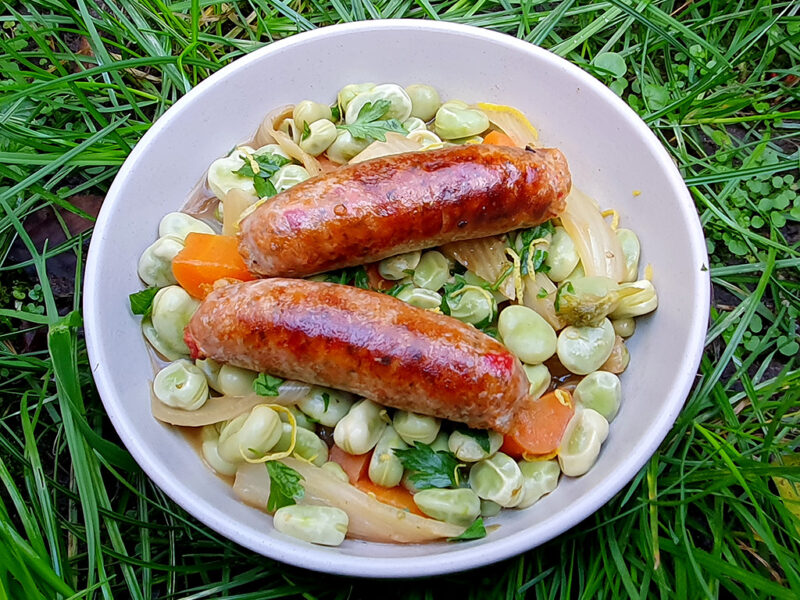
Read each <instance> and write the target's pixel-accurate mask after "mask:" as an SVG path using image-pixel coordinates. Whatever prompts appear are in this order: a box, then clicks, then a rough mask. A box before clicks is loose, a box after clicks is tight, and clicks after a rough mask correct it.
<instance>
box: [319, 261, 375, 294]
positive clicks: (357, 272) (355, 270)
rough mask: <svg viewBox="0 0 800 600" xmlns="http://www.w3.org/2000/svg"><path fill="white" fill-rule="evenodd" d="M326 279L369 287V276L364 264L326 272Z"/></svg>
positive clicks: (362, 287) (364, 287) (366, 288)
mask: <svg viewBox="0 0 800 600" xmlns="http://www.w3.org/2000/svg"><path fill="white" fill-rule="evenodd" d="M325 281H328V282H330V283H340V284H342V285H354V286H356V287H360V288H361V289H364V290H368V289H369V276H368V275H367V270H366V269H365V268H364V267H363V266H360V267H352V268H349V269H342V270H341V271H332V272H331V273H325Z"/></svg>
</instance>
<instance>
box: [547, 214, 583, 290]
mask: <svg viewBox="0 0 800 600" xmlns="http://www.w3.org/2000/svg"><path fill="white" fill-rule="evenodd" d="M580 260H581V259H580V257H579V256H578V250H577V249H576V248H575V242H573V241H572V238H571V237H569V234H568V233H567V230H566V229H564V228H563V227H556V229H555V231H554V232H553V237H552V238H551V240H550V247H549V248H548V249H547V258H546V259H545V261H544V264H545V265H547V266H548V267H550V270H549V271H548V272H547V276H548V277H549V278H550V279H551V280H553V281H555V282H559V281H564V280H565V279H566V278H567V277H569V275H570V273H572V271H573V270H574V269H575V267H576V266H578V263H579V262H580Z"/></svg>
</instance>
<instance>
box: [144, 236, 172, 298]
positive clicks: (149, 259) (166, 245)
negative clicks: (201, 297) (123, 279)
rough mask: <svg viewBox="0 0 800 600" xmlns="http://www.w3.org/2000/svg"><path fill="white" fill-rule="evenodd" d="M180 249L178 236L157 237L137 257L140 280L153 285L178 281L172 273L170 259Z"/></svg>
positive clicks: (163, 284) (159, 285)
mask: <svg viewBox="0 0 800 600" xmlns="http://www.w3.org/2000/svg"><path fill="white" fill-rule="evenodd" d="M181 250H183V241H182V240H181V239H180V238H178V237H176V236H173V235H167V236H164V237H160V238H158V239H157V240H156V241H155V242H153V243H152V244H150V245H149V246H148V247H147V248H146V249H145V251H144V252H142V255H141V256H140V257H139V264H138V266H137V272H138V273H139V277H140V278H141V280H142V281H144V282H145V283H146V284H147V285H149V286H154V287H164V286H165V285H175V284H176V283H178V282H177V280H176V279H175V275H173V274H172V259H174V258H175V256H176V255H177V254H178V252H180V251H181Z"/></svg>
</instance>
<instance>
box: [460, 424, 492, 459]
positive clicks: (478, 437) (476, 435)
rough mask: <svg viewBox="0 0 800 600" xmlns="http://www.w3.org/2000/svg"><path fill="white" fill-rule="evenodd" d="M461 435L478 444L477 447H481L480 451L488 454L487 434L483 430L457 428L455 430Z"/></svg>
mask: <svg viewBox="0 0 800 600" xmlns="http://www.w3.org/2000/svg"><path fill="white" fill-rule="evenodd" d="M457 431H458V432H459V433H461V434H462V435H466V436H468V437H471V438H472V439H473V440H475V441H476V442H477V443H478V446H480V447H481V450H483V451H484V452H486V454H489V452H490V451H491V450H490V446H489V432H488V431H486V430H485V429H470V428H469V427H459V428H458V430H457Z"/></svg>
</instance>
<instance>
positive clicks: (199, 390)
mask: <svg viewBox="0 0 800 600" xmlns="http://www.w3.org/2000/svg"><path fill="white" fill-rule="evenodd" d="M153 393H154V394H155V396H156V398H158V399H159V400H160V401H161V402H163V403H164V404H166V405H167V406H171V407H173V408H180V409H183V410H197V409H198V408H200V407H201V406H203V404H205V403H206V400H208V381H206V376H205V375H204V374H203V372H202V371H201V370H200V369H198V368H197V367H195V366H194V365H193V364H192V363H191V361H188V360H185V359H181V360H177V361H175V362H174V363H170V364H168V365H167V366H166V367H164V368H163V369H161V370H160V371H159V372H158V373H157V374H156V376H155V378H154V379H153Z"/></svg>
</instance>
